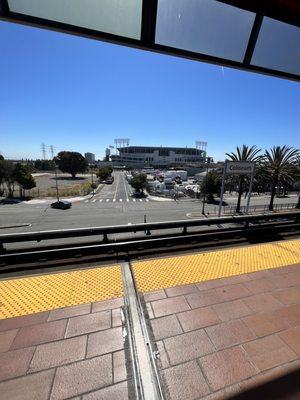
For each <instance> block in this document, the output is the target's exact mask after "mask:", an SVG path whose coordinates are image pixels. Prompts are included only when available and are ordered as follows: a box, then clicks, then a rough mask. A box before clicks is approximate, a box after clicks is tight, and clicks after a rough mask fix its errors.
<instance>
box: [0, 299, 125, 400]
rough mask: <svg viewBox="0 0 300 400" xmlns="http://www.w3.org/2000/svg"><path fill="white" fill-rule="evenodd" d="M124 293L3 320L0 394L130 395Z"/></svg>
mask: <svg viewBox="0 0 300 400" xmlns="http://www.w3.org/2000/svg"><path fill="white" fill-rule="evenodd" d="M122 305H123V299H122V298H119V299H114V300H107V301H102V302H97V303H93V304H83V305H79V306H74V307H67V308H61V309H57V310H53V311H50V312H42V313H37V314H31V315H27V316H22V317H16V318H10V319H4V320H0V382H1V383H0V398H1V399H3V400H4V399H5V400H48V399H51V400H62V399H73V400H75V399H76V400H95V399H103V400H105V399H109V400H112V399H115V400H123V399H124V400H126V399H128V395H127V381H126V379H127V375H126V366H125V356H124V341H123V336H122V327H121V318H120V307H121V306H122Z"/></svg>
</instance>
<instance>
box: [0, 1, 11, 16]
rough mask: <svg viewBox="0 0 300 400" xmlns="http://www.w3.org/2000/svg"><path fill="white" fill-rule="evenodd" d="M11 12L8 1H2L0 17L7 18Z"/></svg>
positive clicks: (0, 2)
mask: <svg viewBox="0 0 300 400" xmlns="http://www.w3.org/2000/svg"><path fill="white" fill-rule="evenodd" d="M8 12H9V8H8V3H7V0H0V15H3V16H6V15H7V14H8Z"/></svg>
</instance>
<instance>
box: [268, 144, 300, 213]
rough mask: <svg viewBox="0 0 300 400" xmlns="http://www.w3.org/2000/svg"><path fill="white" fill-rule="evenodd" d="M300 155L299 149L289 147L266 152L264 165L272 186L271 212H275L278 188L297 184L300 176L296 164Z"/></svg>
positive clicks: (276, 147)
mask: <svg viewBox="0 0 300 400" xmlns="http://www.w3.org/2000/svg"><path fill="white" fill-rule="evenodd" d="M299 155H300V152H299V150H298V149H295V148H293V147H288V146H274V147H272V148H271V149H270V150H266V151H265V154H264V156H263V160H262V165H263V167H264V170H265V172H266V174H267V177H268V181H269V183H270V186H271V198H270V204H269V210H270V211H273V210H274V198H275V195H276V188H277V187H278V186H281V185H289V184H293V183H294V182H295V179H296V177H297V174H298V171H297V165H296V162H297V157H299Z"/></svg>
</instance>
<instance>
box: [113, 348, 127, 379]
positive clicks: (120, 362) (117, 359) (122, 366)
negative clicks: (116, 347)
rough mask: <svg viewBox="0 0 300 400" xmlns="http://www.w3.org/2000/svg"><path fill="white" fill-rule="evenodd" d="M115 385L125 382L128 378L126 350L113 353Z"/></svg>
mask: <svg viewBox="0 0 300 400" xmlns="http://www.w3.org/2000/svg"><path fill="white" fill-rule="evenodd" d="M113 376H114V379H113V380H114V383H117V382H121V381H125V380H126V378H127V372H126V363H125V352H124V350H121V351H117V352H115V353H113Z"/></svg>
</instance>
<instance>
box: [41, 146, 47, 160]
mask: <svg viewBox="0 0 300 400" xmlns="http://www.w3.org/2000/svg"><path fill="white" fill-rule="evenodd" d="M41 149H42V153H43V160H46V145H45V143H42V145H41Z"/></svg>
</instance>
